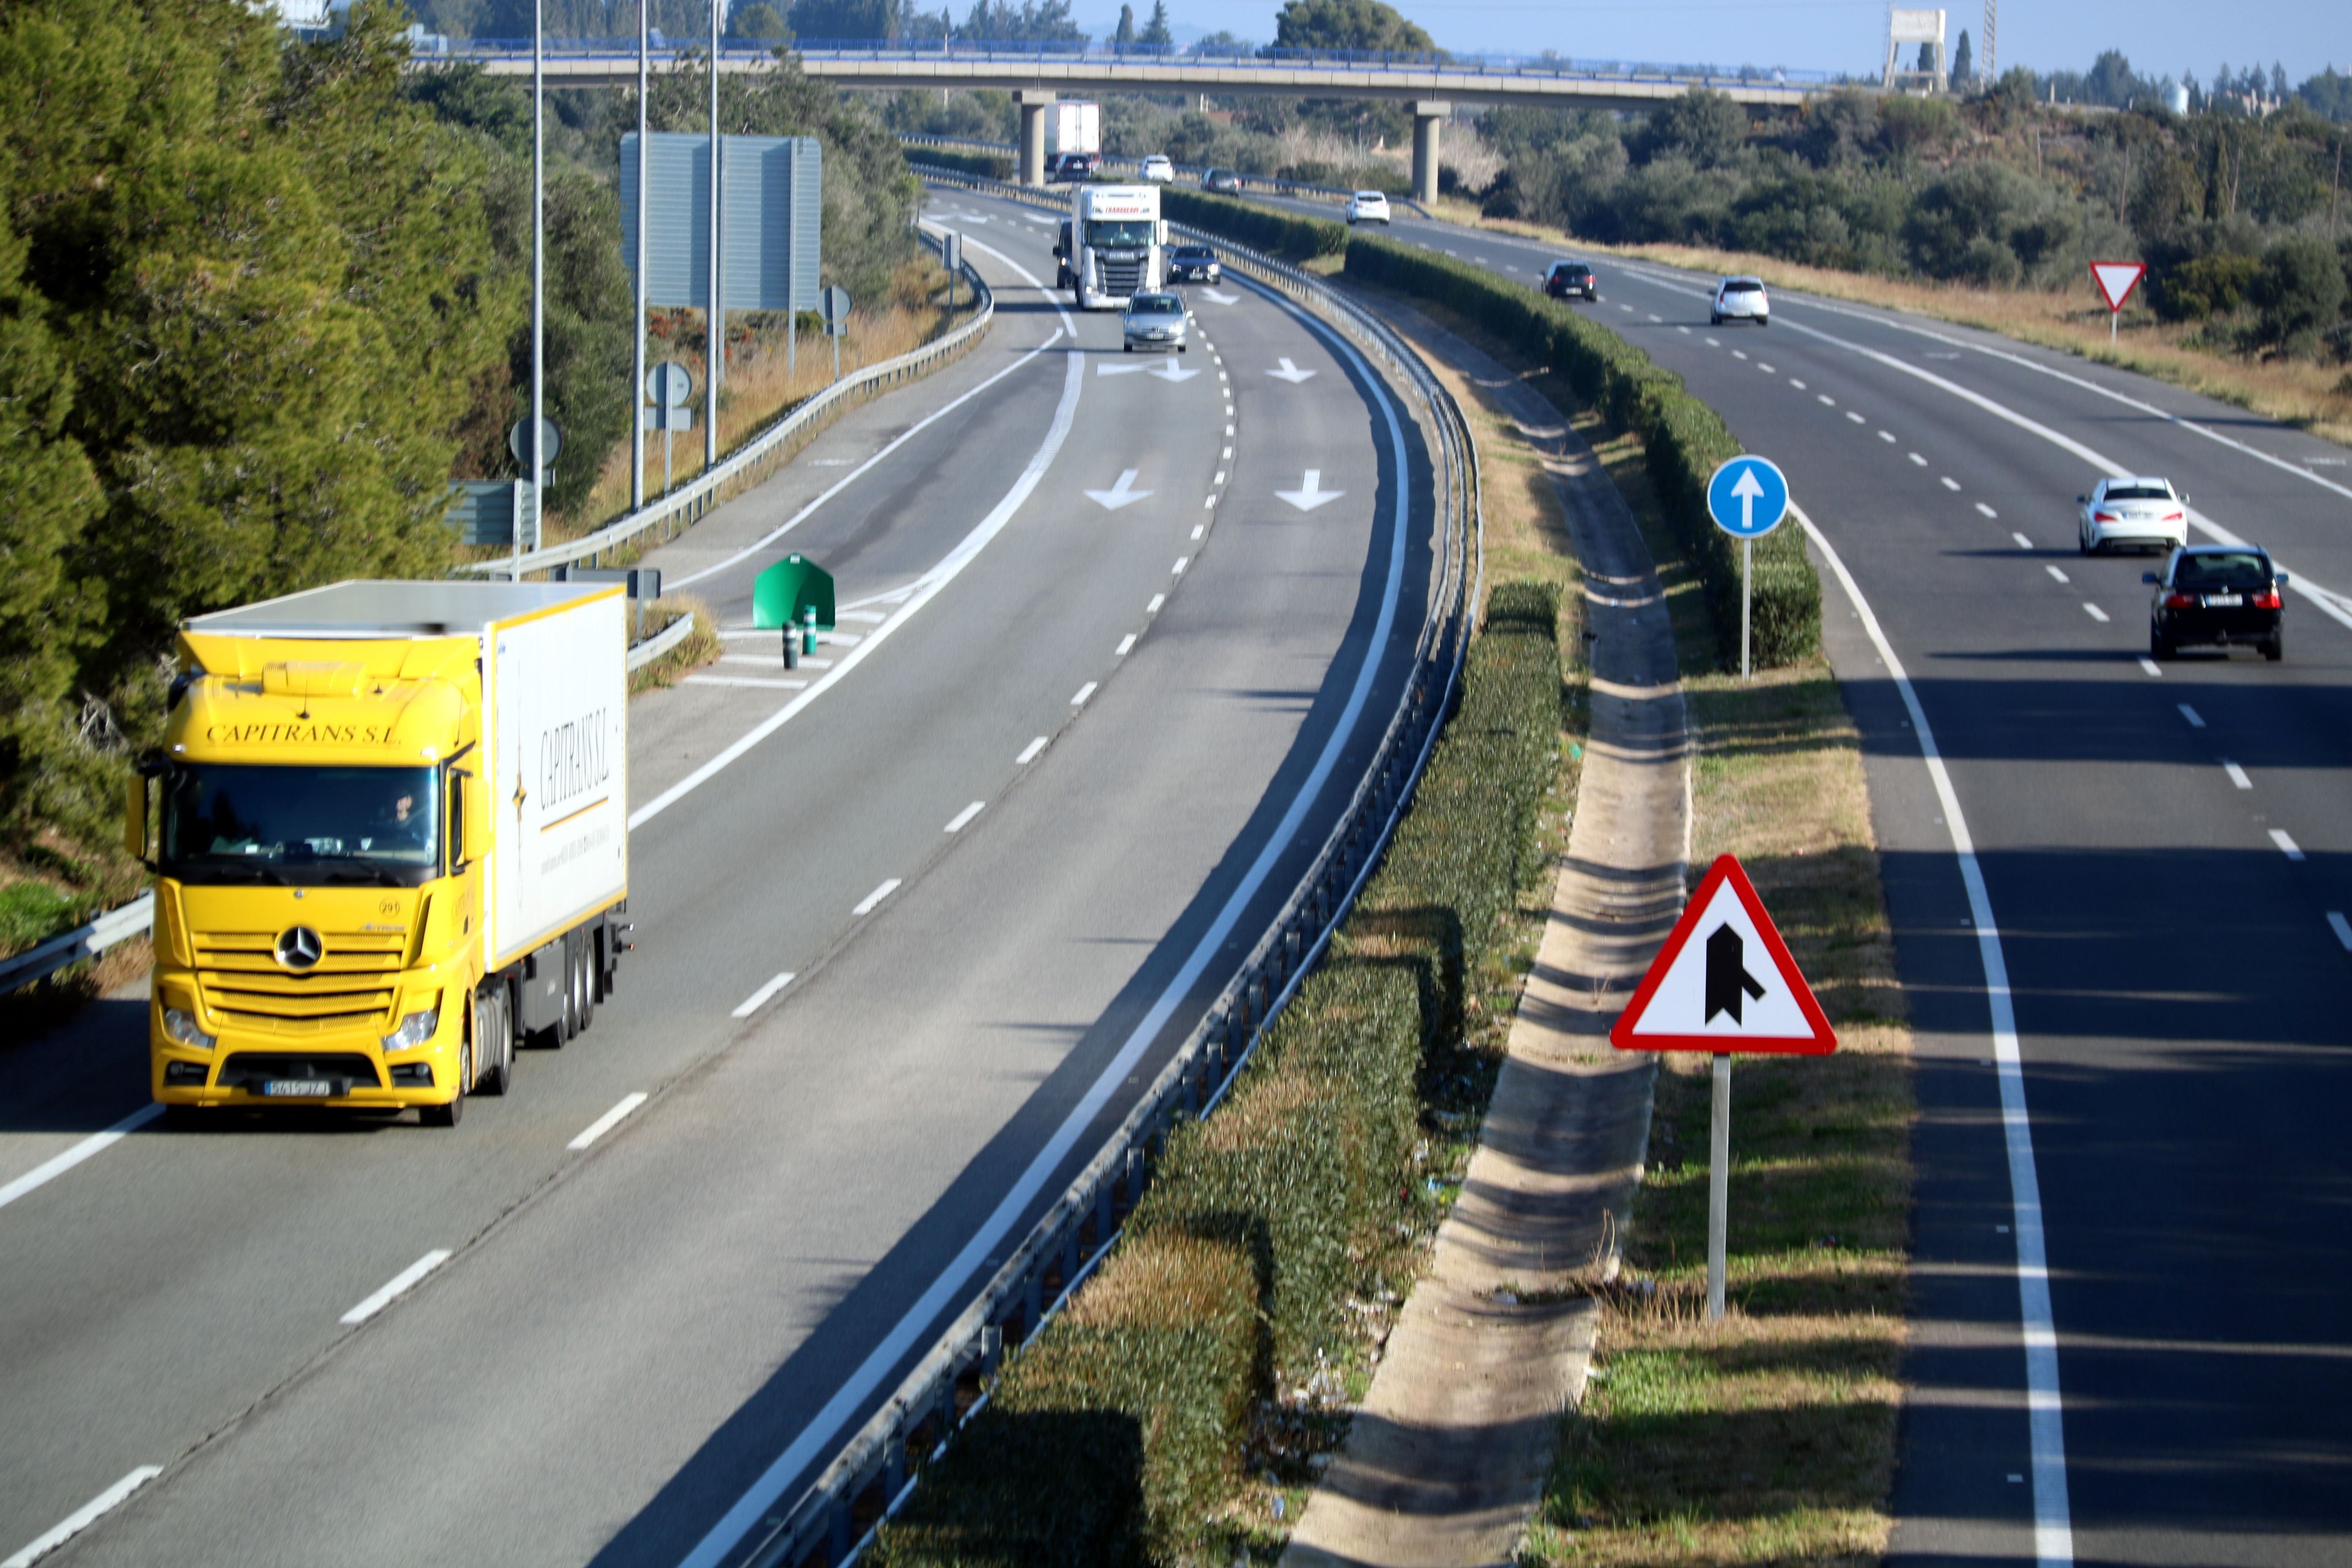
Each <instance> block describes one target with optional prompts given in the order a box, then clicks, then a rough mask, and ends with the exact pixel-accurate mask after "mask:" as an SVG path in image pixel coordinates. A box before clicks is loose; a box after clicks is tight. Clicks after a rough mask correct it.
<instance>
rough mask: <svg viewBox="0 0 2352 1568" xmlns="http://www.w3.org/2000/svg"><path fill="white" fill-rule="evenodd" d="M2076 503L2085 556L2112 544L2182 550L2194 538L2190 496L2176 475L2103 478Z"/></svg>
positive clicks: (2078, 544)
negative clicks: (2181, 489)
mask: <svg viewBox="0 0 2352 1568" xmlns="http://www.w3.org/2000/svg"><path fill="white" fill-rule="evenodd" d="M2074 504H2075V506H2077V507H2078V508H2080V509H2081V510H2079V511H2078V512H2076V514H2075V517H2074V543H2075V545H2076V547H2077V548H2079V549H2080V550H2081V551H2082V552H2083V553H2084V554H2085V555H2092V554H2096V553H2097V552H2100V551H2102V550H2105V549H2106V548H2107V547H2108V546H2109V545H2111V544H2116V545H2138V546H2141V547H2144V548H2145V547H2152V548H2155V549H2158V550H2178V549H2179V548H2180V547H2181V546H2182V545H2184V544H2186V543H2188V542H2189V498H2188V497H2187V496H2185V495H2182V494H2181V493H2180V492H2179V490H2177V489H2173V488H2172V481H2171V480H2170V479H2125V478H2116V479H2101V480H2100V481H2099V482H2098V483H2097V484H2096V485H2094V486H2093V487H2092V488H2091V493H2090V494H2089V495H2086V496H2076V497H2075V498H2074Z"/></svg>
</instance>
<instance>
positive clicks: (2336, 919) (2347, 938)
mask: <svg viewBox="0 0 2352 1568" xmlns="http://www.w3.org/2000/svg"><path fill="white" fill-rule="evenodd" d="M2327 929H2328V930H2330V931H2334V932H2335V933H2336V941H2337V942H2342V943H2343V944H2344V951H2345V952H2352V921H2347V920H2346V919H2345V918H2344V911H2343V910H2328V911H2327Z"/></svg>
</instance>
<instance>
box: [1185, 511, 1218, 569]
mask: <svg viewBox="0 0 2352 1568" xmlns="http://www.w3.org/2000/svg"><path fill="white" fill-rule="evenodd" d="M1216 504H1217V498H1216V497H1214V496H1202V498H1201V510H1202V511H1209V510H1214V508H1215V507H1216ZM1196 537H1197V536H1196ZM1178 570H1180V571H1181V570H1182V568H1181V567H1180V568H1178Z"/></svg>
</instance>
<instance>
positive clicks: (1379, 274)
mask: <svg viewBox="0 0 2352 1568" xmlns="http://www.w3.org/2000/svg"><path fill="white" fill-rule="evenodd" d="M1348 271H1349V275H1350V276H1353V277H1357V278H1361V279H1366V280H1367V281H1370V282H1376V283H1385V284H1388V285H1389V286H1391V287H1392V288H1398V289H1405V290H1407V291H1408V292H1411V293H1414V294H1418V295H1420V296H1422V297H1423V299H1427V300H1435V301H1436V302H1437V303H1439V304H1442V305H1445V306H1447V307H1449V308H1451V309H1453V310H1459V311H1461V312H1462V313H1463V314H1464V315H1465V316H1468V317H1469V318H1470V319H1471V320H1473V321H1476V322H1477V323H1478V324H1479V325H1480V326H1482V327H1484V328H1486V330H1487V331H1491V332H1493V333H1494V334H1495V335H1496V336H1497V337H1499V338H1502V339H1503V340H1504V341H1506V342H1512V343H1516V344H1519V345H1521V346H1523V347H1524V348H1525V349H1526V350H1527V352H1528V353H1530V354H1534V355H1537V356H1538V357H1540V358H1542V359H1544V360H1545V361H1546V362H1547V363H1549V365H1550V366H1551V368H1552V371H1553V374H1557V375H1559V376H1561V377H1562V378H1563V379H1565V380H1566V381H1567V382H1568V384H1569V385H1570V387H1571V388H1573V389H1574V391H1575V393H1576V395H1578V396H1579V397H1580V398H1582V399H1583V400H1584V401H1585V402H1587V403H1591V404H1593V405H1598V406H1599V407H1601V409H1602V410H1603V411H1604V412H1605V413H1606V414H1607V415H1608V416H1609V417H1610V418H1611V419H1612V420H1614V421H1615V422H1616V423H1617V424H1619V425H1621V426H1624V427H1625V428H1627V429H1630V430H1632V431H1633V432H1634V433H1635V434H1637V435H1639V436H1640V437H1642V441H1643V447H1644V448H1645V451H1646V456H1645V458H1644V461H1645V463H1646V464H1647V467H1648V468H1649V473H1650V481H1651V483H1652V485H1653V486H1654V488H1655V489H1656V490H1657V492H1658V500H1659V503H1660V505H1661V506H1662V507H1663V508H1664V510H1665V514H1666V517H1667V519H1668V520H1669V521H1671V522H1672V523H1673V524H1674V527H1675V531H1676V532H1677V533H1678V534H1679V535H1680V536H1681V538H1682V540H1683V542H1684V544H1685V547H1687V548H1688V550H1689V551H1690V552H1691V558H1692V560H1693V562H1694V563H1696V566H1697V568H1698V573H1699V578H1700V582H1701V584H1703V585H1704V588H1705V591H1706V596H1707V603H1708V606H1709V608H1710V609H1711V610H1712V612H1713V613H1714V615H1715V624H1716V626H1717V627H1719V628H1722V635H1723V639H1724V641H1723V647H1722V653H1723V658H1724V661H1725V662H1726V663H1727V664H1729V663H1732V662H1734V661H1736V660H1737V659H1738V657H1739V641H1738V638H1739V546H1738V542H1736V541H1734V540H1733V539H1732V538H1731V536H1730V535H1728V534H1727V533H1725V532H1724V531H1722V530H1721V529H1719V528H1717V527H1716V526H1715V523H1714V521H1713V519H1712V518H1710V517H1709V516H1708V515H1707V510H1706V481H1707V479H1709V477H1711V476H1712V475H1713V474H1714V472H1715V470H1716V468H1717V467H1718V466H1719V465H1721V464H1722V463H1723V462H1724V461H1725V460H1726V459H1727V458H1735V457H1738V455H1739V452H1740V446H1739V443H1738V441H1736V440H1735V439H1733V438H1732V435H1731V432H1730V431H1728V430H1727V429H1726V428H1725V427H1724V424H1723V421H1722V420H1721V419H1720V418H1718V417H1717V415H1716V413H1715V411H1714V410H1713V409H1711V408H1709V407H1707V406H1706V405H1705V404H1703V403H1701V402H1700V401H1699V400H1698V399H1696V398H1695V397H1693V396H1691V395H1690V394H1689V393H1687V392H1685V390H1684V389H1683V384H1682V379H1681V377H1679V376H1676V375H1674V374H1671V373H1669V372H1667V371H1664V370H1661V369H1660V368H1658V366H1656V365H1655V364H1654V363H1651V361H1650V357H1649V356H1648V355H1647V354H1645V353H1643V352H1642V351H1641V350H1639V349H1637V348H1635V347H1634V346H1633V344H1631V343H1629V342H1626V341H1625V340H1624V339H1623V338H1622V337H1620V336H1618V335H1617V334H1616V333H1615V332H1613V331H1610V330H1609V329H1608V328H1607V327H1604V326H1602V325H1601V324H1600V323H1599V322H1598V321H1594V320H1592V318H1591V317H1590V316H1588V315H1585V314H1582V313H1580V312H1579V311H1577V310H1572V309H1570V307H1568V306H1566V305H1562V304H1559V303H1557V302H1555V301H1553V300H1547V299H1546V298H1544V297H1543V296H1542V295H1540V294H1538V293H1537V292H1536V291H1535V290H1534V289H1529V288H1527V287H1525V286H1524V285H1521V284H1517V283H1511V282H1507V281H1505V280H1504V279H1499V278H1496V277H1495V276H1494V275H1493V274H1492V273H1489V272H1486V271H1485V270H1483V269H1481V268H1476V267H1473V266H1471V265H1470V264H1469V263H1467V262H1464V261H1457V260H1454V259H1453V258H1450V257H1444V256H1438V255H1435V254H1433V253H1430V252H1425V251H1420V250H1415V249H1412V248H1409V247H1405V246H1402V245H1398V244H1395V243H1394V242H1392V241H1389V240H1383V239H1375V238H1370V237H1360V238H1357V239H1355V240H1353V241H1352V242H1350V243H1349V247H1348ZM1754 589H1755V599H1754V605H1753V611H1752V616H1753V623H1754V624H1753V628H1752V651H1753V658H1754V662H1755V663H1756V665H1757V666H1758V667H1759V668H1771V667H1773V666H1776V665H1783V664H1794V663H1796V662H1797V661H1798V660H1800V659H1802V658H1808V657H1810V656H1811V653H1812V652H1813V650H1814V649H1815V648H1816V647H1819V646H1820V644H1821V626H1822V586H1821V579H1820V578H1819V577H1818V576H1816V575H1815V574H1814V572H1813V568H1812V563H1811V562H1810V561H1808V560H1807V559H1806V558H1805V546H1804V537H1803V534H1802V533H1801V531H1799V530H1798V529H1797V528H1795V527H1794V526H1788V527H1783V528H1780V529H1776V530H1775V531H1772V532H1771V533H1769V534H1767V535H1765V536H1764V538H1762V539H1761V540H1759V541H1758V542H1757V544H1756V550H1755V584H1754Z"/></svg>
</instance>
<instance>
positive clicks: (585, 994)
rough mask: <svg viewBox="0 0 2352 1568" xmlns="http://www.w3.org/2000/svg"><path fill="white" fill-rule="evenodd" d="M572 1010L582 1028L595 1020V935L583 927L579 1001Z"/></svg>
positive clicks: (581, 934)
mask: <svg viewBox="0 0 2352 1568" xmlns="http://www.w3.org/2000/svg"><path fill="white" fill-rule="evenodd" d="M572 1010H573V1012H575V1013H576V1014H578V1015H579V1018H580V1027H581V1028H582V1029H583V1030H584V1029H585V1028H587V1027H588V1026H589V1025H591V1024H593V1023H594V1022H595V1021H596V937H595V933H594V932H593V931H587V930H585V929H583V930H582V931H581V932H580V1001H579V1003H578V1005H576V1006H575V1007H574V1008H573V1009H572Z"/></svg>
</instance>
